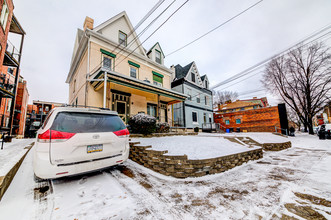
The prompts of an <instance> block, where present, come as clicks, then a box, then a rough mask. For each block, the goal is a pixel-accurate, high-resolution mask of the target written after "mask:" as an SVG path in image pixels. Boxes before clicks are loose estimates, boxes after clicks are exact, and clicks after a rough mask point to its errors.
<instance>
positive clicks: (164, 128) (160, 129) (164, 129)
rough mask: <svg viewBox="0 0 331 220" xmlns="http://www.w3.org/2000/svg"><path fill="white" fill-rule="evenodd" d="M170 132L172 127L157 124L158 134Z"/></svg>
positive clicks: (160, 123)
mask: <svg viewBox="0 0 331 220" xmlns="http://www.w3.org/2000/svg"><path fill="white" fill-rule="evenodd" d="M169 131H170V125H169V124H168V123H166V122H164V123H162V122H158V123H156V133H168V132H169Z"/></svg>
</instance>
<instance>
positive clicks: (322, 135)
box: [318, 125, 326, 140]
mask: <svg viewBox="0 0 331 220" xmlns="http://www.w3.org/2000/svg"><path fill="white" fill-rule="evenodd" d="M325 133H326V130H325V125H322V126H321V128H320V129H319V131H318V137H319V139H320V140H325Z"/></svg>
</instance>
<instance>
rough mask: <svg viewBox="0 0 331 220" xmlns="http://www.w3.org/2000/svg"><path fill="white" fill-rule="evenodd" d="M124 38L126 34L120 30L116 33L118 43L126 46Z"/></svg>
mask: <svg viewBox="0 0 331 220" xmlns="http://www.w3.org/2000/svg"><path fill="white" fill-rule="evenodd" d="M126 38H127V36H126V34H125V33H123V32H122V31H120V32H119V34H118V43H119V44H120V45H122V46H124V47H126Z"/></svg>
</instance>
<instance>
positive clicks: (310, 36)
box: [210, 24, 331, 89]
mask: <svg viewBox="0 0 331 220" xmlns="http://www.w3.org/2000/svg"><path fill="white" fill-rule="evenodd" d="M330 27H331V24H329V25H327V26H326V27H325V28H322V29H321V30H319V31H317V32H316V33H313V34H311V35H309V36H308V37H306V38H304V39H303V40H301V41H300V42H298V43H296V44H294V45H293V46H291V47H288V48H287V49H285V50H283V51H281V52H279V53H277V54H275V55H273V56H271V57H269V58H267V59H265V60H263V61H261V62H259V63H257V64H255V65H253V66H251V67H249V68H247V69H246V70H244V71H241V72H240V73H238V74H235V75H234V76H232V77H230V78H228V79H226V80H224V81H222V82H220V83H217V84H216V85H214V86H212V87H211V88H210V89H215V88H217V87H219V86H221V85H224V84H227V83H229V82H232V81H234V80H236V79H239V78H241V77H243V76H245V75H248V74H249V73H251V72H253V71H255V70H256V69H257V68H258V67H259V66H261V65H264V64H266V63H267V62H269V61H270V60H272V59H274V58H276V57H278V56H280V55H281V54H283V53H285V52H287V51H288V50H290V49H292V48H294V47H297V46H298V45H300V44H302V43H304V42H306V41H307V40H309V39H311V38H313V37H315V36H317V35H318V34H321V33H322V32H324V31H326V30H328V29H329V28H330ZM330 33H331V32H328V33H326V34H324V35H322V36H320V37H318V38H317V39H314V40H312V41H310V42H307V43H306V44H308V43H311V42H313V41H316V40H318V39H319V38H322V37H324V36H326V35H328V34H330ZM306 44H304V45H306ZM304 45H303V46H304Z"/></svg>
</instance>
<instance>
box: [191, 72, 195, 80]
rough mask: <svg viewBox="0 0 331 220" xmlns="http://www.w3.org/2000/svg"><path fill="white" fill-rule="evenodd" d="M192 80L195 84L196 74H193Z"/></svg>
mask: <svg viewBox="0 0 331 220" xmlns="http://www.w3.org/2000/svg"><path fill="white" fill-rule="evenodd" d="M191 80H192V82H195V74H194V73H191Z"/></svg>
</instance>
